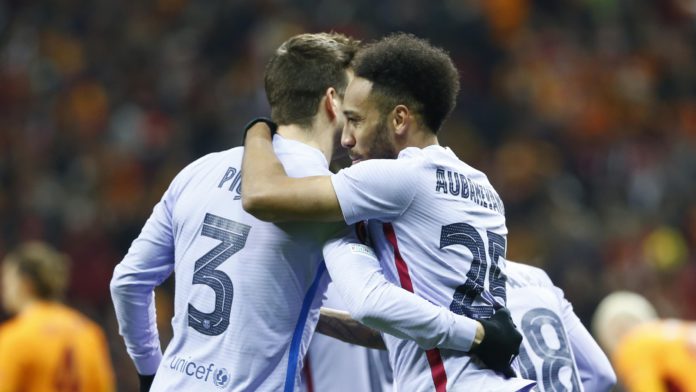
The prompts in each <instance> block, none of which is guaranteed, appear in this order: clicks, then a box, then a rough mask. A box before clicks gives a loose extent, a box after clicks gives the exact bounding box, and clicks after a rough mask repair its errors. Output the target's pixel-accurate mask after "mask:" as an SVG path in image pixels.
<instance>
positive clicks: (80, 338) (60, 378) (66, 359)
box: [0, 242, 114, 392]
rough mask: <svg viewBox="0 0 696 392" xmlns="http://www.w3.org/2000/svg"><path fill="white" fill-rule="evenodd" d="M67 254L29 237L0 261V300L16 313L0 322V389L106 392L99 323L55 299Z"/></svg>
mask: <svg viewBox="0 0 696 392" xmlns="http://www.w3.org/2000/svg"><path fill="white" fill-rule="evenodd" d="M67 280H68V260H67V258H66V256H65V255H63V254H61V253H59V252H58V251H56V250H55V249H53V248H52V247H50V246H48V245H46V244H43V243H39V242H30V243H26V244H24V245H21V246H19V247H18V248H17V249H16V250H14V251H13V252H11V253H9V254H8V255H7V256H6V257H5V260H4V261H3V265H2V294H3V298H2V304H3V306H4V308H5V311H7V312H8V313H11V314H15V315H16V316H15V317H14V318H13V319H11V320H10V321H8V322H6V323H5V324H4V325H2V327H0V391H2V392H19V391H32V392H44V391H57V392H62V391H71V392H110V391H113V390H114V377H113V370H112V367H111V360H110V358H109V352H108V349H107V346H106V341H105V339H104V333H103V332H102V329H101V328H100V327H99V326H98V325H97V324H95V323H94V322H92V321H90V320H89V319H87V318H86V317H85V316H83V315H82V314H80V313H78V312H77V311H75V310H73V309H71V308H69V307H67V306H65V305H63V304H61V303H60V300H61V298H62V297H63V294H64V291H65V288H66V286H67V283H68V282H67Z"/></svg>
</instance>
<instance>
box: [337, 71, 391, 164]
mask: <svg viewBox="0 0 696 392" xmlns="http://www.w3.org/2000/svg"><path fill="white" fill-rule="evenodd" d="M371 91H372V82H370V81H369V80H367V79H363V78H360V77H356V78H354V79H353V80H352V81H351V82H350V83H349V84H348V87H347V88H346V96H345V99H344V100H343V113H344V114H345V117H346V125H345V127H344V128H343V134H342V136H341V145H342V146H343V147H344V148H346V149H348V155H349V156H350V159H351V161H352V162H353V164H356V163H358V162H360V161H363V160H366V159H375V158H385V159H394V158H396V156H397V151H396V147H395V143H394V136H393V135H394V134H393V132H392V130H391V128H390V127H389V122H388V121H387V117H386V116H385V115H383V114H382V113H380V111H379V109H378V108H377V107H376V105H374V104H373V102H372V98H371V97H370V92H371Z"/></svg>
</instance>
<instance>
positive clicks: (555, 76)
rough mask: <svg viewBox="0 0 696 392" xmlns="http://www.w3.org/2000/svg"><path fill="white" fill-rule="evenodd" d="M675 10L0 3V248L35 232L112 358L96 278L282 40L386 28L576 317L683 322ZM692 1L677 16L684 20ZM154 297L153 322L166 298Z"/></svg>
mask: <svg viewBox="0 0 696 392" xmlns="http://www.w3.org/2000/svg"><path fill="white" fill-rule="evenodd" d="M687 3H689V2H688V1H683V2H682V1H678V0H673V1H659V2H658V1H652V2H638V1H631V0H605V1H596V0H572V1H563V2H557V1H553V0H514V1H511V0H485V1H483V0H481V1H471V2H458V1H443V2H426V1H423V0H399V1H395V0H386V1H381V2H378V3H375V2H371V1H366V0H360V1H354V2H343V1H338V0H318V1H308V0H298V1H283V0H264V1H235V2H232V1H229V2H195V1H189V0H153V1H120V2H116V1H109V0H97V1H85V0H51V1H42V2H32V1H19V0H11V1H8V2H3V3H0V83H1V85H2V86H3V88H2V89H0V217H1V218H0V254H4V253H5V252H6V251H7V250H9V249H10V248H12V247H13V246H14V245H16V244H18V243H20V242H23V241H26V240H31V239H44V240H47V241H48V242H50V243H52V244H54V245H56V246H57V247H58V248H59V249H61V250H63V251H65V252H66V253H68V254H69V255H70V256H71V258H72V261H73V264H72V282H71V285H70V290H69V297H68V299H69V303H70V304H72V305H75V306H76V307H77V308H78V309H80V310H82V311H84V312H85V313H87V314H88V315H89V316H91V317H92V318H93V319H95V320H96V321H98V322H99V323H100V324H101V325H102V326H104V328H105V329H106V331H107V334H108V337H109V340H110V342H109V343H110V348H111V352H112V355H113V360H114V365H115V367H116V374H117V379H118V380H119V383H120V386H121V387H122V388H124V390H130V389H131V387H132V386H133V385H136V384H134V383H137V380H135V379H134V376H135V375H134V373H133V371H132V365H131V362H130V360H129V359H128V356H127V355H126V353H125V349H124V347H123V344H122V342H121V338H120V337H119V336H118V333H117V326H116V322H115V317H114V314H113V309H112V305H111V301H110V299H109V290H108V283H109V279H110V278H111V274H112V272H113V268H114V266H115V265H116V263H118V262H119V261H120V259H121V257H123V255H124V254H125V253H126V251H127V249H128V246H129V244H130V242H131V241H132V240H133V239H134V238H135V237H136V236H137V234H138V232H139V230H140V227H142V224H143V222H144V221H145V219H146V218H147V217H148V215H149V213H150V211H151V208H152V206H153V205H154V204H155V203H156V201H157V200H158V199H159V198H160V196H161V194H162V192H163V191H164V189H165V188H166V186H167V184H168V183H169V182H170V181H171V179H172V177H173V176H174V174H176V172H178V171H179V170H180V169H181V168H182V167H184V166H185V165H186V164H187V163H188V162H190V161H192V160H194V159H195V158H197V157H199V156H201V155H203V154H206V153H208V152H212V151H219V150H223V149H227V148H230V147H233V146H236V145H239V144H240V143H241V131H242V129H243V126H244V124H245V123H246V122H247V121H248V120H249V119H250V118H252V117H255V116H258V115H264V114H267V113H268V104H267V103H266V100H265V96H264V93H263V85H262V82H263V70H264V66H265V62H266V61H267V59H268V57H269V55H270V53H271V51H272V50H274V49H275V48H276V47H277V46H278V44H279V43H280V42H282V41H283V40H284V39H285V38H287V37H288V36H290V35H292V34H297V33H301V32H306V31H312V32H313V31H324V30H336V31H341V32H344V33H347V34H351V35H354V36H356V37H358V38H361V39H365V40H369V39H372V38H377V37H379V36H381V35H383V34H385V33H388V32H391V31H407V32H412V33H414V34H417V35H419V36H422V37H426V38H429V39H430V40H431V41H433V42H434V43H436V44H438V45H441V46H443V47H445V48H447V49H448V50H449V51H450V53H451V55H452V57H453V58H454V59H455V62H456V64H457V66H458V68H459V70H460V73H461V83H462V93H461V95H460V97H459V101H458V106H457V108H456V109H455V112H454V113H453V115H452V117H451V118H450V119H449V121H448V122H447V123H446V124H445V126H444V129H443V131H442V132H441V140H442V142H443V144H444V145H448V146H450V147H451V148H452V149H453V150H454V151H455V152H456V153H457V154H458V155H459V157H460V158H461V159H462V160H464V161H466V162H467V163H469V164H471V165H472V166H474V167H476V168H478V169H480V170H482V171H484V172H485V173H487V174H488V175H489V178H490V180H491V182H492V184H493V185H494V186H495V187H496V188H497V190H498V192H499V193H500V195H501V197H502V198H503V200H504V202H505V206H506V216H507V220H508V221H507V222H508V227H509V230H510V234H509V236H508V244H509V245H508V246H509V247H508V257H509V258H510V259H512V260H520V261H526V262H529V263H532V264H535V265H538V266H541V267H543V268H545V269H546V270H547V271H548V272H549V274H550V275H551V277H552V278H553V279H554V281H555V282H556V283H557V284H558V285H559V286H560V287H562V288H563V289H564V290H565V292H566V296H567V297H568V299H570V300H571V301H572V302H573V304H574V306H575V310H576V312H577V314H578V315H579V316H580V317H581V318H582V319H583V321H584V322H586V323H589V320H590V319H591V316H592V313H593V311H594V309H595V307H596V305H597V303H598V302H599V300H600V299H601V298H602V297H603V296H604V295H606V294H607V293H608V292H610V291H613V290H616V289H628V290H632V291H637V292H640V293H642V294H644V295H645V296H646V297H647V298H649V299H650V300H651V301H652V302H653V303H654V304H655V305H656V307H657V309H658V312H659V314H660V316H663V317H668V316H674V317H680V318H686V319H694V318H696V302H695V301H696V299H695V298H694V296H693V295H689V291H690V287H694V285H696V73H694V72H693V69H696V47H695V46H694V45H693V42H694V40H696V23H695V21H696V17H695V16H694V14H693V13H690V11H691V12H696V9H693V8H692V9H689V8H688V5H687ZM692 7H693V6H692ZM158 294H159V296H158V301H159V302H161V304H158V311H159V315H160V316H161V317H162V321H163V322H162V326H165V325H166V324H167V322H168V318H169V317H170V316H171V313H170V312H167V311H166V310H165V307H166V304H167V303H168V298H169V296H170V295H171V293H169V292H168V291H167V288H166V287H165V289H164V290H162V291H160V292H159V293H158Z"/></svg>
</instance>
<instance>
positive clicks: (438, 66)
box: [353, 33, 459, 133]
mask: <svg viewBox="0 0 696 392" xmlns="http://www.w3.org/2000/svg"><path fill="white" fill-rule="evenodd" d="M353 69H354V71H355V75H356V76H358V77H361V78H365V79H367V80H369V81H371V82H372V83H373V84H372V92H371V96H372V97H374V99H375V100H376V102H377V105H378V106H379V108H380V111H381V112H382V113H383V114H386V113H388V112H389V111H391V110H392V109H393V108H394V107H395V106H396V105H400V104H404V105H406V106H407V107H408V108H409V109H410V110H411V111H413V112H415V113H417V114H418V115H420V116H421V117H422V120H423V123H424V125H425V126H427V127H428V128H429V129H430V130H431V131H432V132H433V133H437V131H438V130H439V129H440V127H441V126H442V123H443V122H444V121H445V119H446V118H447V116H448V115H449V114H450V112H452V109H454V105H455V104H456V102H457V94H458V93H459V73H458V72H457V68H456V67H455V66H454V64H453V63H452V59H451V58H450V57H449V54H447V52H445V51H444V50H443V49H441V48H437V47H435V46H433V45H431V44H430V43H429V42H428V41H426V40H424V39H421V38H418V37H416V36H414V35H412V34H405V33H396V34H392V35H389V36H387V37H385V38H382V39H380V40H378V41H376V42H373V43H371V44H369V45H367V46H365V47H364V48H363V49H362V50H361V51H360V52H358V54H357V55H356V56H355V59H354V60H353Z"/></svg>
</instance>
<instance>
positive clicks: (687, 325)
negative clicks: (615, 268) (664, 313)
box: [593, 291, 696, 392]
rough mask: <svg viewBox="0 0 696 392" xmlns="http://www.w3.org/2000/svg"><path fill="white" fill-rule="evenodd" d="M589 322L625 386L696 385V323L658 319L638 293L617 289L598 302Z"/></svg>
mask: <svg viewBox="0 0 696 392" xmlns="http://www.w3.org/2000/svg"><path fill="white" fill-rule="evenodd" d="M593 328H594V330H595V335H596V336H597V337H598V339H599V341H600V343H601V344H602V345H603V346H604V348H605V350H607V351H608V352H609V355H610V356H611V360H612V362H613V364H614V368H615V369H616V373H617V375H618V377H619V381H620V383H621V384H622V385H623V386H624V387H625V388H626V390H627V391H628V392H667V391H682V392H695V391H696V377H694V369H696V323H692V322H686V321H682V320H675V319H663V320H660V319H658V318H657V312H656V311H655V308H654V307H653V306H652V304H651V303H650V302H648V300H647V299H645V298H644V297H643V296H642V295H639V294H635V293H631V292H627V291H618V292H614V293H612V294H610V295H608V296H607V297H606V298H605V299H604V300H602V302H601V303H600V304H599V307H598V308H597V311H596V312H595V315H594V320H593Z"/></svg>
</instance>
